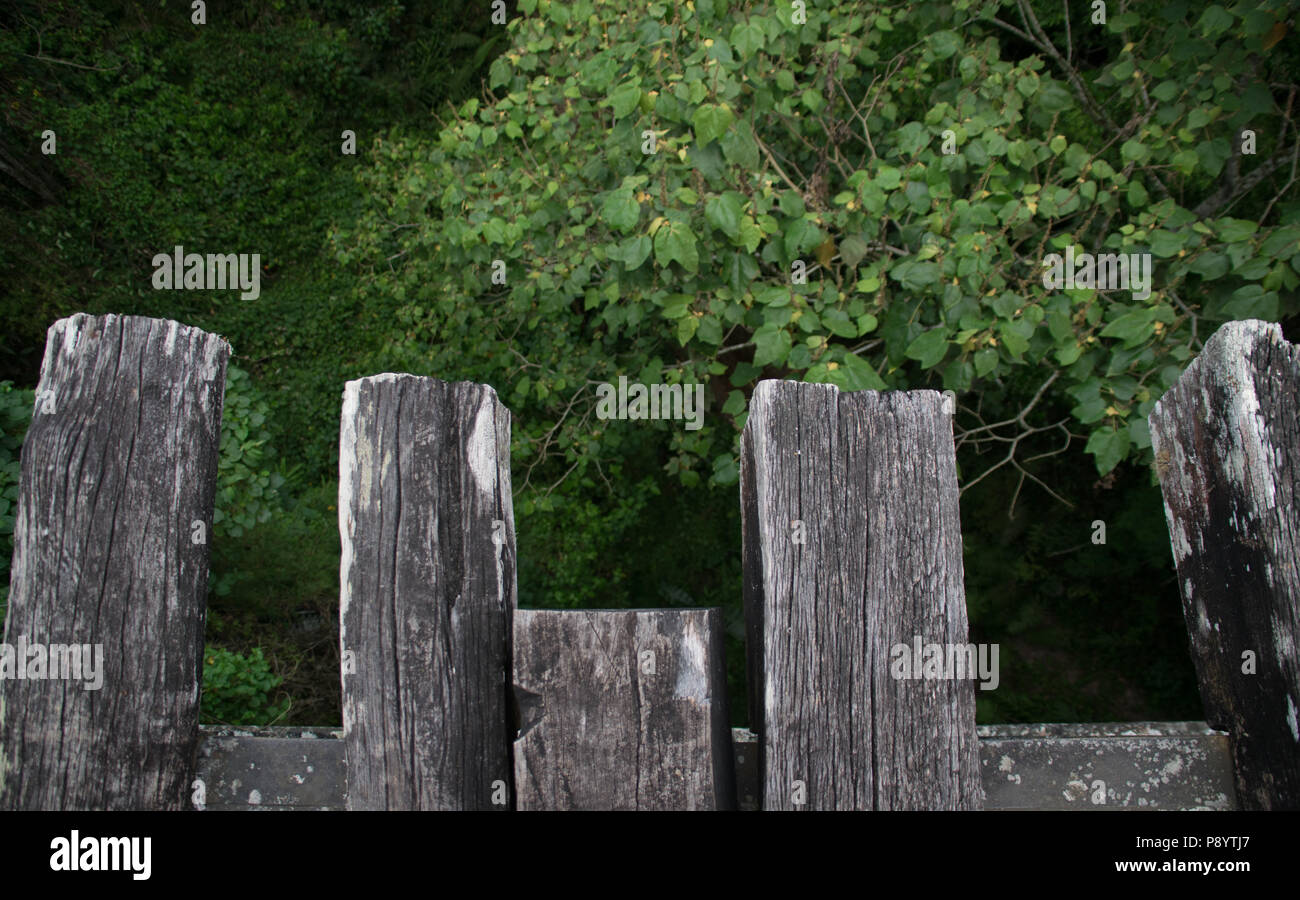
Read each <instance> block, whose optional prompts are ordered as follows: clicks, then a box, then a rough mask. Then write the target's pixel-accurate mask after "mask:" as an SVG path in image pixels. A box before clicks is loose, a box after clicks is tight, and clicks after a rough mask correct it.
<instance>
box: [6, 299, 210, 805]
mask: <svg viewBox="0 0 1300 900" xmlns="http://www.w3.org/2000/svg"><path fill="white" fill-rule="evenodd" d="M229 356H230V347H229V345H228V344H227V343H226V342H225V341H224V340H222V339H221V338H219V337H217V336H216V335H211V334H207V333H205V332H203V331H200V330H199V329H197V328H192V327H190V326H187V325H181V324H180V323H178V322H169V321H163V320H160V319H145V318H137V317H130V316H127V317H123V316H115V315H106V316H98V317H96V316H89V315H85V314H78V315H75V316H71V317H69V318H66V319H60V320H59V321H58V322H56V323H55V324H54V325H53V326H52V327H51V328H50V330H49V336H48V338H47V340H46V345H45V361H44V363H43V364H42V366H41V378H40V386H39V387H38V388H37V392H36V408H35V412H34V415H33V418H32V423H31V427H30V429H29V430H28V432H27V439H26V442H25V443H24V444H23V452H22V484H21V487H20V494H19V499H18V512H17V520H16V523H15V528H14V558H13V573H12V579H11V585H12V593H11V594H10V597H9V616H8V621H7V622H6V625H5V642H4V643H5V647H4V648H0V649H3V656H0V808H6V809H45V810H56V809H68V810H71V809H77V810H80V809H112V810H124V809H182V808H185V807H187V806H188V805H189V798H190V788H191V783H190V782H191V776H192V773H193V766H194V753H195V748H196V746H197V741H198V720H199V685H200V682H201V678H202V654H203V625H204V619H205V615H206V604H207V588H208V539H209V530H210V529H211V527H212V512H213V501H214V498H215V491H216V475H217V459H218V451H219V448H220V442H221V406H222V398H223V396H224V392H225V376H226V361H227V359H228V358H229ZM56 670H57V671H56ZM33 675H37V676H38V677H36V678H33V677H32V676H33ZM20 677H21V678H22V680H19V678H20Z"/></svg>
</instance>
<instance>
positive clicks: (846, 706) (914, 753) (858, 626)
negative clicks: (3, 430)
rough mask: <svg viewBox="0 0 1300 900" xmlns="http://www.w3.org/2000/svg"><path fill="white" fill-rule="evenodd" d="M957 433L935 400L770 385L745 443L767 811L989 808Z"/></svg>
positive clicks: (749, 602) (750, 602)
mask: <svg viewBox="0 0 1300 900" xmlns="http://www.w3.org/2000/svg"><path fill="white" fill-rule="evenodd" d="M953 454H954V450H953V438H952V425H951V421H950V418H949V416H947V415H946V414H945V413H944V411H943V398H942V397H941V396H940V395H939V394H938V393H936V392H934V391H912V392H907V393H902V392H891V393H878V392H875V391H861V392H857V393H851V394H842V393H840V391H839V390H838V389H837V388H836V387H834V386H833V385H822V384H802V383H798V382H789V381H764V382H760V383H759V385H758V387H757V388H756V389H755V391H754V395H753V400H752V402H751V404H750V413H749V419H748V421H747V423H746V425H745V432H744V436H743V441H742V462H741V509H742V529H743V542H744V593H745V611H746V620H747V623H748V645H749V646H748V650H749V674H750V691H751V694H750V697H751V704H750V721H751V722H752V723H754V727H755V729H756V730H757V731H758V732H759V733H760V734H761V735H763V740H762V743H761V749H760V757H759V768H760V772H761V776H760V777H761V779H762V805H763V808H764V809H978V808H979V807H980V804H981V792H980V780H979V778H980V776H979V759H978V751H977V747H976V738H975V698H974V692H973V687H972V682H971V681H970V680H969V679H968V678H961V679H948V680H933V679H932V680H924V679H916V680H913V679H903V678H894V677H892V676H891V650H892V648H894V647H895V646H898V645H906V646H908V647H910V646H912V644H913V641H914V639H915V638H918V637H919V638H920V640H921V641H922V643H923V644H932V643H939V644H951V645H954V646H955V645H965V644H966V642H967V625H966V604H965V592H964V587H963V571H962V548H961V523H960V517H959V511H958V491H957V473H956V463H955V460H954V455H953Z"/></svg>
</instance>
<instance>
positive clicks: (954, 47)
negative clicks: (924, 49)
mask: <svg viewBox="0 0 1300 900" xmlns="http://www.w3.org/2000/svg"><path fill="white" fill-rule="evenodd" d="M929 42H930V49H931V50H932V51H933V52H934V55H935V57H936V58H937V59H947V58H948V57H950V56H952V55H953V54H954V53H956V52H957V51H958V50H960V49H961V46H962V39H961V35H959V34H958V33H957V32H955V31H936V32H935V33H934V34H932V35H930V37H929Z"/></svg>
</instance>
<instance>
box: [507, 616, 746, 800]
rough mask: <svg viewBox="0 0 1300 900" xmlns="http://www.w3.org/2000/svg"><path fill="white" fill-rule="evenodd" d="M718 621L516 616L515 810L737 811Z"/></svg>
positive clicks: (719, 618)
mask: <svg viewBox="0 0 1300 900" xmlns="http://www.w3.org/2000/svg"><path fill="white" fill-rule="evenodd" d="M722 632H723V624H722V615H721V611H720V610H718V609H673V610H669V609H641V610H619V611H609V610H601V611H587V610H566V611H556V610H519V611H518V612H516V613H515V633H514V648H515V696H516V698H517V703H518V707H519V710H520V718H521V723H520V734H519V738H518V740H516V741H515V784H516V786H517V789H518V806H519V809H587V810H670V809H693V810H694V809H734V808H735V776H734V775H733V773H732V759H731V730H730V728H729V725H728V718H727V689H726V667H725V665H724V663H723V655H722V653H723V651H722Z"/></svg>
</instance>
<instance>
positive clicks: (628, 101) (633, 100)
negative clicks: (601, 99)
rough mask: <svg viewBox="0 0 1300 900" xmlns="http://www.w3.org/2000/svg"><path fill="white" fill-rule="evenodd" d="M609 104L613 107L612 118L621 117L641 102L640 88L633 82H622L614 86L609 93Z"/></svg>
mask: <svg viewBox="0 0 1300 900" xmlns="http://www.w3.org/2000/svg"><path fill="white" fill-rule="evenodd" d="M609 102H610V105H611V106H613V107H614V118H615V119H621V118H623V117H624V116H626V115H627V114H628V113H630V112H632V110H634V109H636V107H637V104H638V103H640V102H641V88H640V87H639V86H637V85H635V84H624V85H621V86H620V87H616V88H614V92H613V93H611V94H610V95H609Z"/></svg>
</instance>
